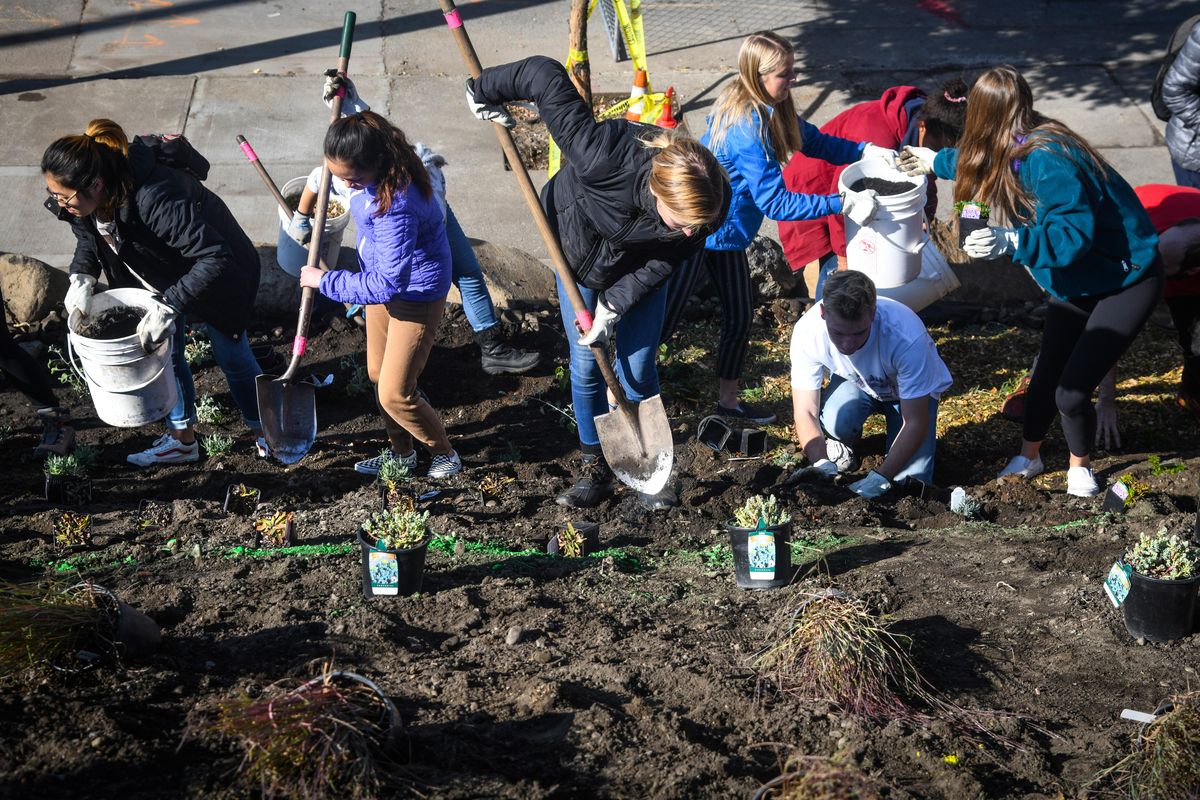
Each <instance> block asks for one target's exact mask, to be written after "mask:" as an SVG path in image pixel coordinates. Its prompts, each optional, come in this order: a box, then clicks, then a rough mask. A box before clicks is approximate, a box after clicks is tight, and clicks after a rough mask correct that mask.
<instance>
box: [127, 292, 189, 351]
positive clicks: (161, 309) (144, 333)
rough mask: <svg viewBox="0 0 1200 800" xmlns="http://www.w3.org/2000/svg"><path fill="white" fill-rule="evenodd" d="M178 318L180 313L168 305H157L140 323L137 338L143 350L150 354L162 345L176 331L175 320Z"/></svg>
mask: <svg viewBox="0 0 1200 800" xmlns="http://www.w3.org/2000/svg"><path fill="white" fill-rule="evenodd" d="M178 316H179V312H177V311H176V310H175V309H173V308H171V307H170V306H169V305H167V304H166V303H155V304H154V305H153V306H152V307H151V308H150V310H149V311H147V312H146V316H144V317H142V321H141V322H139V323H138V327H137V337H138V343H139V344H141V346H142V349H143V350H145V351H146V352H147V353H150V352H153V350H154V349H155V348H156V347H158V346H159V345H160V344H162V343H163V340H165V339H166V338H167V337H168V336H170V335H171V333H172V332H173V331H174V330H175V318H176V317H178Z"/></svg>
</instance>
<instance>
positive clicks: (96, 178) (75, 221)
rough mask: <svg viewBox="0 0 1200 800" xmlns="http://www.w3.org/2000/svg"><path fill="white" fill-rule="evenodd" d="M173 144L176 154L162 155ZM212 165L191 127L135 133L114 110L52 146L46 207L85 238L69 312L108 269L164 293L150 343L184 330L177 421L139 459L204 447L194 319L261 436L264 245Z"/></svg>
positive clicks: (159, 460)
mask: <svg viewBox="0 0 1200 800" xmlns="http://www.w3.org/2000/svg"><path fill="white" fill-rule="evenodd" d="M168 151H171V152H172V153H174V154H175V156H176V157H175V158H160V154H162V153H165V152H168ZM169 164H174V166H172V165H169ZM179 167H185V168H186V167H194V169H198V170H200V171H201V173H202V174H199V175H194V174H191V171H192V170H189V171H185V169H183V168H179ZM207 169H208V162H207V161H205V160H204V158H203V157H202V156H200V154H199V153H197V152H196V151H195V150H193V149H192V148H191V146H190V145H187V143H186V140H184V139H182V137H178V138H176V139H171V138H169V137H168V138H165V140H164V139H163V138H154V137H138V138H137V139H135V140H134V141H132V142H131V141H129V139H128V137H127V136H126V135H125V131H123V130H122V129H121V126H119V125H117V123H115V122H113V121H112V120H107V119H95V120H92V121H91V122H90V123H88V126H87V130H86V132H84V133H82V134H76V135H73V136H64V137H62V138H60V139H58V140H56V141H55V142H54V143H53V144H51V145H50V146H49V147H48V148H46V152H45V153H44V154H43V155H42V176H43V178H44V179H45V181H46V191H47V193H48V194H49V195H50V196H49V198H48V199H47V200H46V208H47V209H48V210H49V211H50V212H51V213H53V214H55V215H56V216H57V217H58V218H59V219H61V220H63V221H64V222H67V223H69V224H70V225H71V229H72V231H73V232H74V234H75V238H76V244H75V257H74V259H73V260H72V262H71V268H70V273H71V276H70V281H71V283H70V289H69V290H68V291H67V296H66V299H65V301H64V302H65V305H66V309H67V313H68V314H70V313H72V312H74V311H76V310H77V311H79V312H80V313H82V314H87V313H88V311H89V310H90V306H91V300H92V294H93V293H94V292H95V290H96V281H97V279H98V278H99V277H100V274H101V273H102V272H103V273H104V276H105V278H106V280H107V282H108V285H109V287H110V288H122V287H131V288H143V289H149V290H151V291H153V292H155V293H157V294H158V295H159V296H160V297H159V299H160V302H159V304H158V305H157V306H156V307H155V308H153V309H152V310H150V311H149V312H147V313H146V315H145V316H144V317H143V318H142V320H141V322H140V323H139V325H138V331H137V334H138V338H139V340H140V341H141V343H142V346H143V347H144V348H146V349H147V350H150V349H153V348H154V347H156V346H158V344H160V343H161V342H162V341H163V339H164V338H165V337H167V336H172V335H173V336H174V338H173V359H172V360H173V362H174V369H175V378H176V380H177V381H178V384H179V401H178V403H177V404H176V406H175V408H173V409H172V410H171V412H170V414H168V416H167V419H166V425H167V432H166V433H164V434H163V435H162V436H160V437H159V438H158V439H157V440H156V441H155V442H154V444H152V445H151V446H150V447H149V448H147V449H146V450H143V451H141V452H138V453H133V454H131V455H130V456H129V457H128V461H129V463H131V464H134V465H135V466H139V467H151V466H156V465H159V464H178V463H186V462H192V461H196V460H197V459H198V458H199V455H200V452H199V446H198V443H197V442H196V431H195V425H196V387H195V384H194V383H193V381H192V373H191V371H190V370H189V369H188V364H187V359H186V358H184V344H185V341H184V340H185V338H186V337H185V336H184V330H185V327H186V324H187V321H188V320H189V319H190V320H191V321H192V322H199V321H200V320H203V321H204V323H205V324H206V326H207V329H208V336H209V339H210V340H211V341H212V347H213V359H214V360H215V361H216V362H217V366H219V367H220V368H221V371H222V372H224V373H225V379H226V380H227V381H228V383H229V389H230V392H231V393H232V395H233V400H234V403H236V404H237V406H238V409H239V410H240V411H241V412H242V417H243V419H244V421H245V423H246V426H247V428H248V429H249V431H248V435H247V438H249V439H257V438H258V437H259V435H260V434H261V430H262V424H261V422H260V421H259V416H258V400H257V394H256V391H255V386H254V379H255V377H256V376H258V375H259V374H261V372H262V370H260V369H259V366H258V362H257V361H255V359H254V355H253V353H252V352H251V351H250V343H249V340H248V338H247V335H246V327H247V325H248V324H249V322H250V320H251V319H252V318H253V316H254V296H255V294H256V293H257V291H258V278H259V261H258V254H257V252H256V251H255V249H254V245H253V244H251V242H250V239H249V237H247V236H246V234H245V232H244V231H243V230H242V229H241V227H240V226H239V225H238V223H237V221H236V220H235V219H234V218H233V215H232V214H231V213H230V212H229V209H228V208H227V207H226V206H225V203H223V202H222V201H221V199H220V198H219V197H217V196H216V195H215V194H213V193H212V192H211V191H209V190H208V189H206V188H205V187H204V186H203V185H202V184H201V183H200V181H199V180H197V177H199V178H201V179H202V178H204V177H205V176H206V175H207Z"/></svg>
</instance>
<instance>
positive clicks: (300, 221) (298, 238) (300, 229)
mask: <svg viewBox="0 0 1200 800" xmlns="http://www.w3.org/2000/svg"><path fill="white" fill-rule="evenodd" d="M287 235H288V238H290V239H291V240H292V241H293V242H295V243H296V244H298V245H300V246H301V247H307V246H308V242H309V240H310V239H312V220H310V219H309V218H308V217H307V216H305V215H304V214H301V213H300V212H299V211H293V212H292V219H291V221H290V222H288V225H287Z"/></svg>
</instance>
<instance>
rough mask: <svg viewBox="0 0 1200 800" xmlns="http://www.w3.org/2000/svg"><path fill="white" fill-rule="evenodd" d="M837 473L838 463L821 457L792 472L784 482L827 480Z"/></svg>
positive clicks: (834, 476)
mask: <svg viewBox="0 0 1200 800" xmlns="http://www.w3.org/2000/svg"><path fill="white" fill-rule="evenodd" d="M837 474H838V465H837V464H835V463H833V462H832V461H830V460H829V459H828V458H822V459H819V460H817V461H814V462H813V463H812V464H809V465H808V466H807V467H801V468H800V469H798V470H796V471H795V472H793V473H792V474H791V475H790V476H789V477H788V479H787V480H786V481H784V483H785V484H787V485H791V484H793V483H800V482H801V481H827V480H832V479H833V478H836V477H837Z"/></svg>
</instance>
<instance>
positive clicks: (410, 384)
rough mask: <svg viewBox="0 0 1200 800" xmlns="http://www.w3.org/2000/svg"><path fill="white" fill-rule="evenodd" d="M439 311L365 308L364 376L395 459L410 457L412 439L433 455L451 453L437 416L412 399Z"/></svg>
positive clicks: (431, 307) (438, 304)
mask: <svg viewBox="0 0 1200 800" xmlns="http://www.w3.org/2000/svg"><path fill="white" fill-rule="evenodd" d="M445 307H446V301H445V299H442V300H434V301H433V302H430V303H414V302H409V301H407V300H393V301H392V302H390V303H387V304H386V305H369V306H367V310H366V313H367V374H368V375H369V376H370V378H371V382H372V383H374V384H375V402H376V404H377V405H378V406H379V413H380V414H381V415H382V416H383V427H384V429H385V430H386V431H387V436H388V440H389V441H390V442H391V446H392V450H393V451H394V452H396V453H399V454H401V455H405V454H407V453H410V452H412V449H413V440H414V439H415V440H417V441H419V442H420V443H421V444H423V445H425V446H426V447H428V448H429V450H430V451H431V452H433V453H435V454H445V453H449V452H450V451H451V449H452V448H451V447H450V439H449V438H447V436H446V427H445V426H444V425H443V424H442V420H441V418H440V417H439V416H438V413H437V411H435V410H434V408H433V406H431V405H429V403H428V402H426V401H425V398H424V397H422V396H421V395H419V394H417V379H418V378H420V377H421V372H422V371H424V369H425V362H426V360H428V358H429V351H430V350H432V349H433V340H434V337H435V336H436V334H437V329H438V324H439V323H441V321H442V311H443V310H444V309H445Z"/></svg>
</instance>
